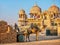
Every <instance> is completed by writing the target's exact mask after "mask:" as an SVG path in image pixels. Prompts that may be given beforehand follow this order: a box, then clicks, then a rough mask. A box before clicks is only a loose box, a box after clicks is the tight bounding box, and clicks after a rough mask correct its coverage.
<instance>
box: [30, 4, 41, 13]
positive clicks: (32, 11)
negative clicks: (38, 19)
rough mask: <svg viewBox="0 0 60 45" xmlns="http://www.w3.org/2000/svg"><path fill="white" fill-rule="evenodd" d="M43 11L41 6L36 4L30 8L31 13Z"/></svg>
mask: <svg viewBox="0 0 60 45" xmlns="http://www.w3.org/2000/svg"><path fill="white" fill-rule="evenodd" d="M38 13H41V8H40V7H39V6H37V5H36V4H35V5H34V6H33V7H32V8H31V9H30V14H38Z"/></svg>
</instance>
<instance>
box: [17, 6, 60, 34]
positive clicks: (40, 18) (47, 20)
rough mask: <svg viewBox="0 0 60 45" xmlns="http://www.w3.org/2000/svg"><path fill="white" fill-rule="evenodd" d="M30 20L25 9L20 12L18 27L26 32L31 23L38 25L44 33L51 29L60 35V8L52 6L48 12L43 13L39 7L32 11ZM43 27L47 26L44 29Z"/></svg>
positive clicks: (33, 8)
mask: <svg viewBox="0 0 60 45" xmlns="http://www.w3.org/2000/svg"><path fill="white" fill-rule="evenodd" d="M29 14H30V18H28V17H27V14H26V13H25V10H24V9H21V10H20V11H19V19H18V26H19V27H20V28H21V29H22V30H25V29H26V28H28V27H29V25H30V24H31V23H35V24H37V25H38V26H39V27H40V29H41V30H42V31H44V30H45V29H47V28H49V29H50V30H53V31H56V32H57V34H58V35H60V8H59V7H57V6H56V5H52V6H51V7H50V8H48V10H45V11H42V10H41V8H40V7H39V6H38V5H34V6H33V7H32V8H31V9H30V13H29ZM43 26H46V27H45V28H43Z"/></svg>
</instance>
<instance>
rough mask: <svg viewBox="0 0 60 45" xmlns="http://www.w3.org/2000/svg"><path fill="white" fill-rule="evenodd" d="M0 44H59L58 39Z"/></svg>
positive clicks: (59, 40)
mask: <svg viewBox="0 0 60 45" xmlns="http://www.w3.org/2000/svg"><path fill="white" fill-rule="evenodd" d="M0 45H60V39H56V40H44V41H34V42H20V43H11V44H0Z"/></svg>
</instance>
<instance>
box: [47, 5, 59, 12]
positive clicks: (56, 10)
mask: <svg viewBox="0 0 60 45" xmlns="http://www.w3.org/2000/svg"><path fill="white" fill-rule="evenodd" d="M48 11H52V12H54V13H56V12H58V11H59V7H57V6H56V5H52V6H51V7H50V8H49V9H48Z"/></svg>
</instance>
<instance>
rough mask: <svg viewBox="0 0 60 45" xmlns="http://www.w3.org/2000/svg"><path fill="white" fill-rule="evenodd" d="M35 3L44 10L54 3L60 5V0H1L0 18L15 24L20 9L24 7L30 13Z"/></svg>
mask: <svg viewBox="0 0 60 45" xmlns="http://www.w3.org/2000/svg"><path fill="white" fill-rule="evenodd" d="M34 4H37V5H38V6H39V7H40V8H41V9H42V10H47V9H48V8H49V7H50V6H51V5H53V4H55V5H57V6H58V7H60V0H0V20H5V21H7V22H8V23H9V24H14V23H15V22H18V12H19V10H20V9H24V10H25V11H26V14H27V15H29V11H30V9H31V7H32V6H33V5H34Z"/></svg>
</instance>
